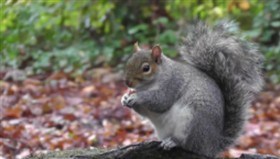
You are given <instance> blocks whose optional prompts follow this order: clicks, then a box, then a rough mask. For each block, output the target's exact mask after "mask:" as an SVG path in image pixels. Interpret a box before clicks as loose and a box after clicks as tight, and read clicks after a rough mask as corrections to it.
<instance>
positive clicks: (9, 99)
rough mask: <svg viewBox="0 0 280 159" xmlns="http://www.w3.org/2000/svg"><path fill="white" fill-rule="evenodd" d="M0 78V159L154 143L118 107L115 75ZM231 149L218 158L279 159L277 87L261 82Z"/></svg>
mask: <svg viewBox="0 0 280 159" xmlns="http://www.w3.org/2000/svg"><path fill="white" fill-rule="evenodd" d="M13 78H16V75H15V76H11V79H9V77H7V75H5V77H4V74H2V75H1V74H0V79H5V80H0V159H4V158H16V159H18V158H23V157H25V156H28V155H29V154H30V153H40V152H47V151H50V150H64V149H73V148H88V147H90V146H92V147H99V148H116V147H120V146H124V145H129V144H132V143H138V142H143V141H151V140H156V137H155V135H154V134H153V129H152V127H151V126H150V125H149V124H148V121H147V120H145V119H141V118H140V117H139V116H138V115H136V114H135V113H132V111H131V110H130V109H128V108H126V107H123V106H122V105H121V103H120V98H121V96H122V95H123V94H124V92H125V91H126V87H125V86H124V85H123V83H122V81H121V74H120V73H115V72H113V71H112V70H111V69H110V68H97V69H93V70H92V71H89V72H87V73H85V74H84V75H83V76H77V77H71V75H68V74H65V73H61V72H56V73H53V74H50V75H40V76H34V77H28V78H23V79H21V80H18V81H17V80H15V79H13ZM250 113H251V117H250V120H249V122H248V123H247V125H246V127H245V132H244V133H243V135H242V136H241V137H240V138H239V140H238V141H237V143H236V145H234V146H232V147H231V148H229V149H228V150H227V151H226V152H224V153H223V154H222V156H225V157H238V156H239V154H241V153H262V154H273V155H276V156H280V124H279V123H280V85H271V84H267V85H266V88H265V89H264V91H263V92H262V93H260V94H259V95H258V97H257V99H256V100H255V101H254V102H253V103H252V107H251V108H250Z"/></svg>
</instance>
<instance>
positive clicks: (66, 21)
mask: <svg viewBox="0 0 280 159" xmlns="http://www.w3.org/2000/svg"><path fill="white" fill-rule="evenodd" d="M0 7H1V13H0V14H1V18H0V24H1V25H0V33H1V36H0V40H1V44H0V47H1V48H0V54H1V55H0V60H1V65H0V69H5V68H10V67H12V68H18V69H25V70H26V71H27V72H28V74H39V73H45V72H51V71H56V70H63V71H65V72H72V73H74V74H75V73H77V74H80V73H82V72H83V71H85V70H86V69H89V68H91V67H93V66H96V65H101V64H102V65H104V64H111V65H116V64H117V63H122V62H121V61H122V60H124V59H126V58H127V56H128V55H129V54H130V53H131V51H132V44H133V43H134V42H136V41H139V43H140V44H142V45H143V47H145V46H146V47H148V45H153V44H157V43H159V44H161V46H162V47H163V49H164V51H165V53H166V54H167V55H168V56H171V57H175V56H177V52H176V48H175V47H176V46H177V45H178V44H179V43H180V35H181V34H182V33H183V32H184V29H185V28H186V25H188V23H189V22H191V21H193V20H195V19H201V20H204V21H207V22H208V23H210V24H213V23H215V22H217V20H220V19H224V18H227V19H235V20H236V21H237V22H238V23H239V24H240V27H241V29H242V32H241V33H242V34H243V35H245V36H247V37H248V38H249V39H251V40H254V41H256V42H257V43H259V44H260V46H261V49H262V51H263V52H264V54H265V56H266V57H267V62H266V69H267V70H268V71H271V72H272V73H271V74H270V75H271V77H272V79H273V81H275V82H279V76H276V75H279V74H280V73H279V70H280V69H279V67H280V57H279V56H280V55H279V50H280V46H279V27H280V20H279V19H280V18H279V17H280V13H279V10H280V8H279V7H280V5H279V1H278V0H270V1H264V0H250V1H249V0H227V1H220V0H199V1H196V0H172V1H162V0H141V1H134V0H127V1H122V0H114V1H110V0H1V3H0ZM277 11H278V12H277ZM277 71H278V72H277Z"/></svg>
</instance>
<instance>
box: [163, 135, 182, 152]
mask: <svg viewBox="0 0 280 159" xmlns="http://www.w3.org/2000/svg"><path fill="white" fill-rule="evenodd" d="M177 146H178V144H177V142H176V141H175V140H174V139H173V138H172V137H168V138H166V139H164V140H162V141H161V144H160V147H162V148H163V149H164V150H170V149H172V148H174V147H177Z"/></svg>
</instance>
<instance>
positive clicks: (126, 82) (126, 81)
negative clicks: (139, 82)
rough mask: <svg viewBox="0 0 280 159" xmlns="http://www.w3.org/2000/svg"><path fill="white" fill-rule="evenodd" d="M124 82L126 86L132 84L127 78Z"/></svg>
mask: <svg viewBox="0 0 280 159" xmlns="http://www.w3.org/2000/svg"><path fill="white" fill-rule="evenodd" d="M125 84H126V85H127V86H128V87H131V86H132V82H131V81H130V80H128V79H126V80H125Z"/></svg>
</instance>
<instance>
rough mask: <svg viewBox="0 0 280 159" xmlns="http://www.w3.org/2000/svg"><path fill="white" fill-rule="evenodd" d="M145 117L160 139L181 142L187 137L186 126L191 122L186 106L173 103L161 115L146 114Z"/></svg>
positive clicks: (189, 112) (190, 113) (189, 111)
mask: <svg viewBox="0 0 280 159" xmlns="http://www.w3.org/2000/svg"><path fill="white" fill-rule="evenodd" d="M147 117H148V118H149V119H150V120H151V122H152V123H153V125H154V126H155V128H156V132H157V135H158V137H159V138H160V139H165V138H168V137H175V138H177V139H180V140H181V141H183V140H184V139H186V137H187V135H188V134H187V133H188V131H187V130H188V125H189V123H190V122H191V120H192V112H191V109H190V108H188V107H187V106H186V105H182V104H180V103H175V104H174V105H173V106H172V107H171V108H170V110H168V111H167V112H165V113H163V114H156V113H152V112H150V113H148V115H147Z"/></svg>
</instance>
